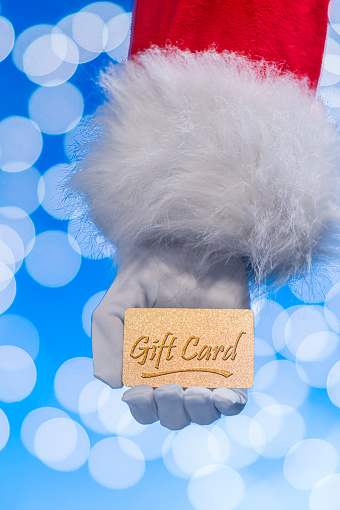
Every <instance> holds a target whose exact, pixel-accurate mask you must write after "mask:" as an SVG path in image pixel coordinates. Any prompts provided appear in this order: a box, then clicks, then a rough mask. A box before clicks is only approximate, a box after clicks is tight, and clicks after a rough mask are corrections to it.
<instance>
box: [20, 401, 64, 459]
mask: <svg viewBox="0 0 340 510" xmlns="http://www.w3.org/2000/svg"><path fill="white" fill-rule="evenodd" d="M54 418H69V416H68V415H67V414H66V413H65V412H64V411H62V410H61V409H57V408H56V407H39V408H38V409H34V410H33V411H31V412H30V413H28V415H27V416H26V417H25V419H24V421H23V422H22V426H21V433H20V436H21V441H22V442H23V444H24V446H25V448H26V449H27V450H28V451H29V452H30V453H31V454H32V455H35V449H34V438H35V434H36V432H37V430H38V429H39V427H40V425H42V424H43V423H44V422H45V421H48V420H52V419H54Z"/></svg>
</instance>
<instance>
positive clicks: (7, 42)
mask: <svg viewBox="0 0 340 510" xmlns="http://www.w3.org/2000/svg"><path fill="white" fill-rule="evenodd" d="M14 38H15V36H14V29H13V25H12V23H11V22H10V21H8V19H6V18H4V17H3V16H0V62H1V61H2V60H4V59H5V58H6V57H7V56H8V55H9V54H10V52H11V51H12V48H13V45H14Z"/></svg>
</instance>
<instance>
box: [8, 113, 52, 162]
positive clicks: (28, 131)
mask: <svg viewBox="0 0 340 510" xmlns="http://www.w3.org/2000/svg"><path fill="white" fill-rule="evenodd" d="M18 140H20V143H18ZM42 144H43V141H42V136H41V132H40V129H39V128H38V126H37V124H36V123H35V122H33V121H32V120H30V119H26V118H25V117H18V116H14V117H7V118H6V119H4V120H2V121H1V122H0V147H1V152H0V168H1V169H2V170H4V171H5V172H21V171H22V170H26V168H29V167H31V166H32V165H33V164H34V163H35V162H36V161H37V159H38V158H39V156H40V153H41V150H42Z"/></svg>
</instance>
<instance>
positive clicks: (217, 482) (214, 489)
mask: <svg viewBox="0 0 340 510" xmlns="http://www.w3.org/2000/svg"><path fill="white" fill-rule="evenodd" d="M244 493H245V483H244V481H243V479H242V477H241V475H239V473H238V472H237V471H235V470H234V469H232V468H231V467H229V466H223V465H219V464H213V465H210V466H206V467H204V468H202V469H200V470H199V471H197V472H196V473H195V475H194V476H193V477H192V478H191V480H190V482H189V485H188V495H189V500H190V503H191V504H192V506H193V507H194V508H195V509H196V510H231V509H232V508H235V507H237V505H238V504H239V503H240V502H241V501H242V499H243V497H244Z"/></svg>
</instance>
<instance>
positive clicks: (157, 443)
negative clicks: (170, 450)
mask: <svg viewBox="0 0 340 510" xmlns="http://www.w3.org/2000/svg"><path fill="white" fill-rule="evenodd" d="M133 422H134V424H136V426H135V433H132V426H130V427H129V429H128V430H127V427H126V423H133ZM124 425H125V426H124ZM126 432H127V433H126ZM117 433H118V434H119V435H120V436H124V437H127V436H128V437H129V438H130V439H132V441H133V442H134V443H135V444H136V445H137V446H138V447H139V448H140V450H141V452H142V454H143V457H144V458H145V460H155V459H159V458H161V457H162V449H163V444H164V441H165V440H166V438H167V437H168V436H169V434H170V431H169V429H167V428H166V427H163V426H162V425H161V424H160V423H159V421H156V422H155V423H152V424H151V425H148V426H146V425H140V424H139V423H137V422H136V421H135V420H134V418H132V416H131V414H130V412H127V413H125V415H123V416H122V417H121V419H120V420H119V423H118V427H117Z"/></svg>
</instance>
